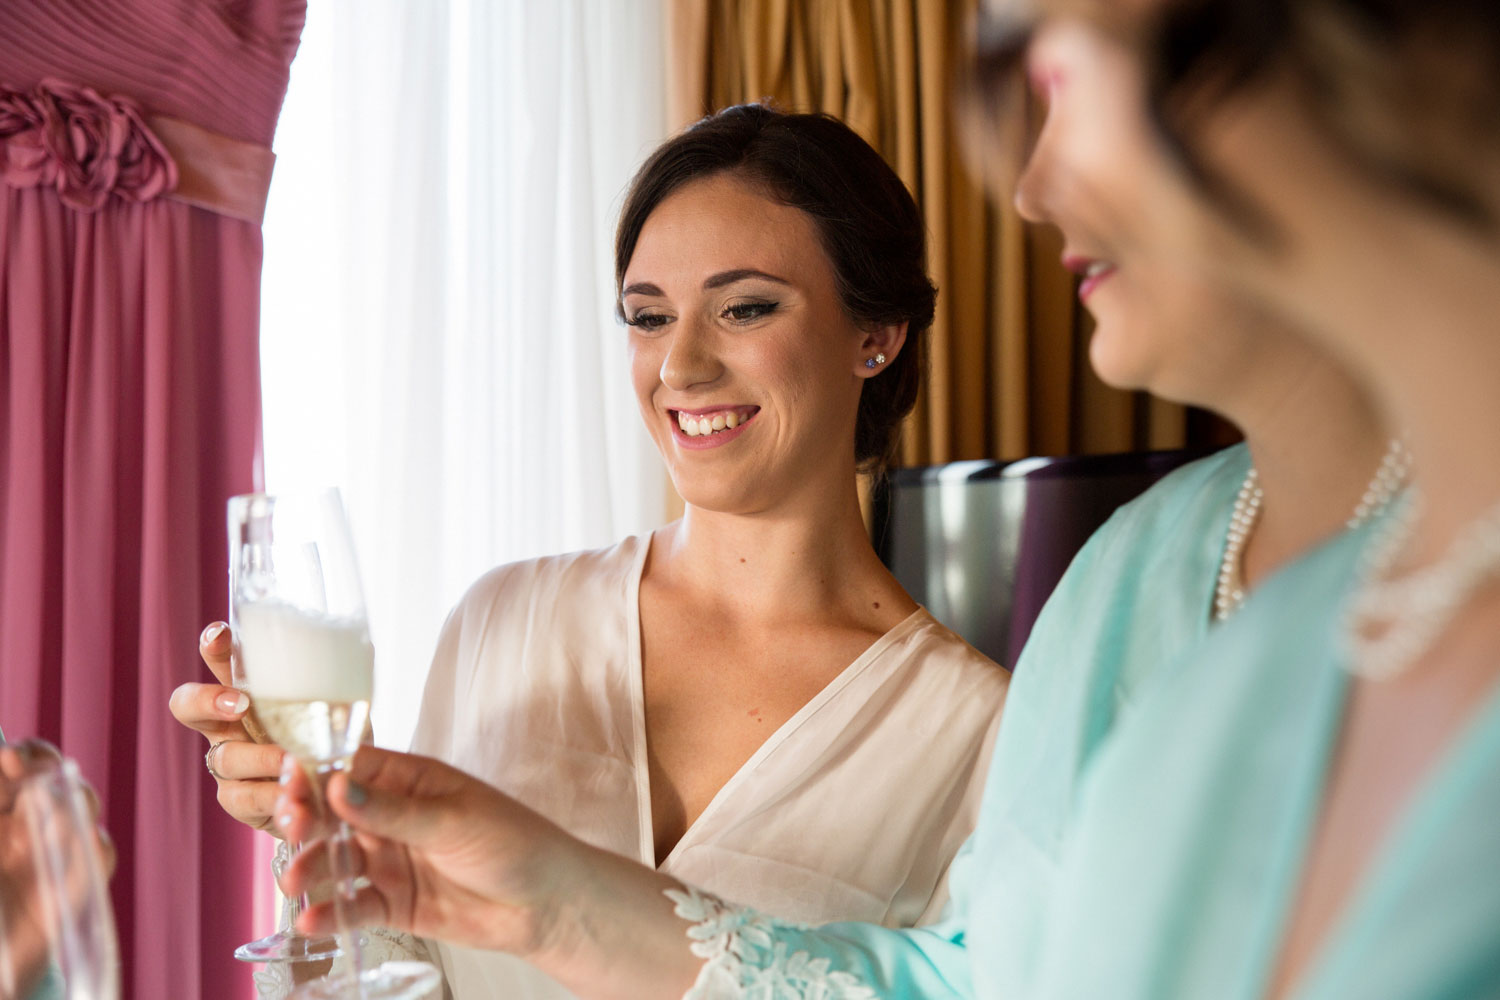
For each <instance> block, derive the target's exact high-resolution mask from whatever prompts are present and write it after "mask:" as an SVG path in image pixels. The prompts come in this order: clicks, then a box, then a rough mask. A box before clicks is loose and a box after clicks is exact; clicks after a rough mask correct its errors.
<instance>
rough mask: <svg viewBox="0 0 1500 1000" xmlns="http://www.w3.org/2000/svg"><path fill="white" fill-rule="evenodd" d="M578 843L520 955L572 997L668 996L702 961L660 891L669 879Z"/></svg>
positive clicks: (685, 984) (680, 991)
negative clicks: (526, 952)
mask: <svg viewBox="0 0 1500 1000" xmlns="http://www.w3.org/2000/svg"><path fill="white" fill-rule="evenodd" d="M574 844H576V845H577V850H576V851H574V852H573V856H572V857H571V858H569V859H568V860H567V861H566V862H565V866H566V867H565V871H566V875H565V877H564V878H562V879H560V880H559V882H558V883H557V886H556V890H555V891H554V892H553V893H551V894H550V895H551V899H550V901H549V905H548V906H547V907H545V908H541V909H539V910H538V913H537V924H536V927H537V931H538V939H537V940H538V942H539V945H540V947H539V948H538V949H537V951H536V952H535V953H534V954H532V955H530V956H528V957H527V960H528V961H530V962H531V963H532V964H533V965H535V966H537V967H538V968H540V969H542V970H543V971H544V972H546V973H547V974H548V975H550V976H552V977H553V978H554V979H557V980H558V981H559V982H561V983H562V984H563V985H564V986H566V987H568V988H569V990H571V991H572V992H573V993H575V994H576V995H579V996H589V997H596V998H599V1000H640V998H648V997H649V998H657V997H660V998H667V997H671V998H675V997H681V996H682V995H684V994H685V993H686V992H687V991H688V990H689V989H690V988H691V987H692V985H693V982H694V981H695V980H696V978H697V976H698V972H699V970H700V969H701V968H702V966H703V959H702V958H700V957H698V956H695V955H694V954H693V952H692V948H691V941H690V940H689V938H688V933H687V932H688V929H689V925H688V923H687V922H685V921H684V920H683V919H682V918H681V917H679V916H678V915H677V913H676V911H675V905H674V903H673V901H672V900H671V899H669V898H668V897H667V895H666V891H667V890H669V889H681V888H682V886H681V884H680V883H679V882H677V881H676V880H675V879H672V878H669V877H668V876H666V875H663V874H661V873H660V872H658V871H656V870H655V869H652V868H647V867H645V866H644V865H640V864H637V863H636V862H633V861H630V860H628V859H626V858H623V857H620V856H619V855H616V854H612V853H609V852H607V851H602V850H598V849H596V848H592V847H588V846H587V845H584V844H579V843H578V842H576V841H574Z"/></svg>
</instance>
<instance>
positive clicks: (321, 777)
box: [312, 764, 365, 1000]
mask: <svg viewBox="0 0 1500 1000" xmlns="http://www.w3.org/2000/svg"><path fill="white" fill-rule="evenodd" d="M338 770H340V768H339V767H338V765H336V764H335V765H327V764H325V765H322V766H320V767H319V768H318V770H317V772H316V773H315V774H314V775H313V782H312V786H313V794H314V795H315V796H316V797H317V802H316V803H315V805H316V806H317V809H318V812H319V813H320V814H324V815H329V816H331V815H332V814H333V810H332V809H330V808H329V807H328V781H329V779H330V778H332V777H333V775H334V773H335V772H337V771H338ZM353 836H354V834H353V831H351V830H350V829H349V824H347V823H345V822H343V821H342V820H341V821H339V828H338V832H337V833H335V834H334V835H333V838H332V840H331V841H330V842H329V847H330V848H331V853H332V862H333V877H334V880H335V881H336V882H337V883H338V886H337V888H335V889H334V891H333V919H334V923H335V924H336V925H337V927H338V936H339V943H340V944H341V945H342V946H343V951H344V954H345V955H346V956H348V958H349V963H348V965H347V966H345V975H344V982H345V984H346V985H347V987H348V993H347V995H348V996H349V997H358V998H359V1000H364V995H365V994H364V985H363V983H362V982H361V977H362V976H363V975H364V971H365V962H364V955H363V954H362V953H361V951H360V947H359V935H358V932H357V931H355V930H354V929H353V928H352V927H350V926H349V915H348V911H347V910H346V905H347V904H348V903H349V902H350V901H352V900H353V899H354V892H355V889H354V856H353V853H352V851H351V850H350V840H351V838H352V837H353Z"/></svg>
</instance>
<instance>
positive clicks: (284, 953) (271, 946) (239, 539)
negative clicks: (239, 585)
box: [229, 497, 344, 963]
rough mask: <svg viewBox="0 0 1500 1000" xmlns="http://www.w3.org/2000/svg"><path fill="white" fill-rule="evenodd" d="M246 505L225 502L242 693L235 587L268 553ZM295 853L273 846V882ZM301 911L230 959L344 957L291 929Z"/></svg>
mask: <svg viewBox="0 0 1500 1000" xmlns="http://www.w3.org/2000/svg"><path fill="white" fill-rule="evenodd" d="M249 499H250V498H249V497H235V498H234V499H232V500H230V502H229V608H230V614H229V617H230V633H231V635H233V636H234V637H235V640H236V641H235V649H234V650H233V651H232V652H231V654H230V658H229V671H230V682H231V683H232V684H233V685H234V686H235V687H237V688H239V689H240V690H241V691H245V692H248V691H249V689H250V682H249V681H248V680H247V679H246V677H245V664H244V659H243V658H242V657H241V656H240V655H239V648H238V646H239V643H238V636H239V630H238V622H237V621H236V620H235V614H234V606H235V599H234V595H235V581H236V580H238V579H240V578H241V577H242V576H243V575H246V574H254V573H256V572H260V571H262V570H263V569H264V567H265V566H267V565H268V560H269V558H270V550H269V549H267V548H266V547H265V544H264V539H262V538H259V537H250V536H249V535H248V534H247V531H249V530H252V529H250V528H249V527H248V526H247V522H246V520H245V513H244V508H245V505H246V503H247V502H248V500H249ZM261 527H262V526H260V525H257V526H256V527H255V528H254V529H253V530H255V531H259V530H260V529H261ZM244 726H245V731H246V732H247V733H248V734H249V736H250V738H251V739H253V740H254V741H255V742H256V743H268V742H270V741H271V737H270V736H269V734H267V733H266V729H265V726H264V725H262V724H261V721H260V718H259V717H258V716H257V715H256V712H255V709H254V708H251V709H250V710H249V711H248V712H246V713H245V716H244ZM296 850H297V845H294V844H288V843H287V842H286V841H284V840H278V841H277V842H276V854H275V856H274V857H273V858H272V859H271V873H272V874H273V875H274V876H275V877H276V879H277V880H278V881H279V880H280V878H281V873H282V871H283V870H284V869H285V868H286V866H287V865H288V864H289V863H290V862H291V859H292V855H293V854H294V853H295V852H296ZM306 907H307V897H306V896H295V897H291V898H287V899H284V900H282V910H281V919H280V921H279V923H280V924H281V927H280V928H279V929H278V930H275V931H273V932H271V933H270V934H267V935H266V936H265V937H262V938H257V939H256V940H254V941H248V942H246V943H245V944H242V945H240V946H239V947H238V948H236V949H235V950H234V957H235V958H237V959H239V960H240V961H241V962H256V963H270V962H318V961H324V960H326V959H331V958H337V957H339V956H340V955H342V954H343V953H344V952H343V949H342V948H340V947H339V940H338V938H337V937H333V936H330V935H325V936H321V937H309V936H308V935H306V934H303V933H301V932H300V931H298V930H297V929H296V923H297V917H298V916H299V915H300V914H301V913H302V911H303V910H304V909H306Z"/></svg>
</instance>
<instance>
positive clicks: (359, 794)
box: [344, 781, 370, 806]
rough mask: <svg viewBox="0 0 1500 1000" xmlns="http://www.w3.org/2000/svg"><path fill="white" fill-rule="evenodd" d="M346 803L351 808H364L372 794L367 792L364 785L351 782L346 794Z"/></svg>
mask: <svg viewBox="0 0 1500 1000" xmlns="http://www.w3.org/2000/svg"><path fill="white" fill-rule="evenodd" d="M344 801H345V802H347V803H349V804H350V805H351V806H362V805H364V804H365V803H366V802H368V801H370V793H369V792H367V791H365V786H364V785H361V784H359V783H358V782H356V781H350V782H349V788H348V790H346V791H345V792H344Z"/></svg>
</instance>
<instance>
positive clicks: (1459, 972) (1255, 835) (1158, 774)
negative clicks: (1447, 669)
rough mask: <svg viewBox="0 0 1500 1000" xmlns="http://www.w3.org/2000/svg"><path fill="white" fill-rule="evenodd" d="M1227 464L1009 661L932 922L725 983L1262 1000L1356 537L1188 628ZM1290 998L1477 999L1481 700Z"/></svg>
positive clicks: (776, 951) (1493, 951) (766, 953)
mask: <svg viewBox="0 0 1500 1000" xmlns="http://www.w3.org/2000/svg"><path fill="white" fill-rule="evenodd" d="M1245 461H1246V457H1245V455H1244V453H1243V451H1238V452H1231V453H1230V454H1228V455H1221V456H1215V457H1214V458H1211V459H1208V460H1205V462H1202V463H1195V465H1193V466H1189V467H1188V468H1187V469H1184V470H1180V471H1179V472H1178V473H1176V474H1174V475H1173V476H1172V477H1169V478H1168V479H1167V480H1164V481H1163V483H1162V484H1160V485H1159V486H1158V487H1156V488H1155V489H1153V490H1152V491H1150V492H1148V493H1147V494H1146V495H1145V496H1143V497H1142V498H1141V499H1140V500H1138V501H1136V502H1135V503H1134V504H1132V505H1130V506H1129V507H1127V508H1124V509H1122V511H1121V512H1120V514H1118V515H1117V516H1116V518H1115V519H1113V520H1112V521H1111V522H1110V523H1109V524H1108V525H1106V526H1105V528H1103V529H1101V531H1100V533H1099V534H1098V535H1096V536H1095V538H1094V539H1092V540H1091V541H1090V543H1089V545H1088V547H1086V548H1085V550H1084V551H1083V552H1082V553H1080V556H1079V558H1078V560H1077V561H1076V562H1075V564H1074V566H1073V567H1071V568H1070V569H1069V571H1068V574H1067V576H1066V577H1065V578H1064V581H1063V583H1062V584H1061V585H1060V586H1059V588H1058V591H1057V593H1056V595H1055V596H1054V597H1053V599H1052V600H1051V601H1050V602H1049V603H1048V605H1047V608H1046V609H1045V610H1044V612H1043V615H1042V617H1041V618H1040V619H1039V620H1038V624H1037V630H1036V631H1035V632H1034V633H1033V637H1032V640H1031V641H1030V642H1029V643H1028V646H1027V649H1026V651H1025V653H1024V654H1023V655H1022V658H1021V662H1020V663H1019V664H1018V667H1017V674H1016V680H1015V682H1014V684H1013V685H1012V688H1011V692H1010V696H1009V700H1008V702H1007V705H1006V709H1005V717H1004V721H1003V722H1002V725H1001V729H1000V734H999V737H998V740H997V743H996V749H995V760H994V763H993V765H992V768H991V771H990V777H989V784H988V787H987V789H986V795H985V801H984V805H983V807H982V810H981V814H980V819H979V825H978V827H977V829H976V830H975V833H974V835H973V837H972V838H971V839H970V841H969V843H968V845H966V847H965V849H964V851H963V853H961V854H960V856H959V859H958V860H957V861H955V863H954V867H953V869H952V872H951V874H950V880H951V886H952V891H953V903H952V907H951V909H950V911H949V914H948V916H947V919H946V920H945V921H944V922H943V923H940V924H938V925H935V926H932V927H927V928H920V929H916V930H911V931H887V930H882V929H879V928H874V927H870V926H868V925H861V924H836V925H829V926H826V927H822V928H818V929H816V930H806V929H798V928H792V927H787V926H784V925H774V926H771V927H769V928H764V927H762V928H761V929H766V930H768V933H769V937H768V938H761V937H760V936H759V935H758V934H751V935H745V936H744V937H743V939H742V940H741V941H740V942H738V945H739V946H740V951H739V967H738V968H732V969H731V970H730V971H731V972H732V974H733V975H734V976H736V977H737V978H738V979H739V981H740V982H741V983H746V984H748V983H751V982H754V983H756V984H757V985H758V986H759V987H760V988H761V989H764V988H766V987H768V986H769V987H773V988H774V987H780V986H785V984H786V983H787V982H788V976H787V972H788V970H791V971H794V972H795V973H796V977H795V978H796V981H797V984H799V985H796V986H795V987H794V988H793V989H791V990H789V991H787V992H785V993H783V994H782V995H788V996H791V995H809V994H811V993H813V992H815V991H816V990H817V989H818V988H820V987H822V988H828V987H830V986H831V987H832V988H830V989H828V991H827V992H826V993H825V994H824V995H827V996H830V997H834V996H849V997H856V996H868V995H871V994H873V995H877V996H889V997H908V996H933V997H937V996H958V997H984V998H992V997H993V998H999V1000H1006V998H1010V997H1015V998H1018V1000H1022V998H1024V1000H1064V998H1066V1000H1075V998H1076V1000H1084V998H1087V1000H1097V998H1108V1000H1203V998H1212V1000H1220V998H1224V1000H1259V998H1260V997H1261V996H1263V994H1264V991H1265V988H1266V984H1267V981H1268V978H1269V976H1270V973H1271V970H1272V966H1273V964H1274V962H1275V960H1276V957H1277V954H1278V951H1279V948H1280V943H1281V942H1280V934H1281V926H1282V923H1283V921H1284V919H1285V914H1286V911H1287V908H1288V907H1289V906H1290V903H1291V899H1292V893H1293V891H1294V889H1295V886H1296V879H1297V876H1298V871H1299V866H1300V864H1301V862H1302V859H1303V857H1304V855H1305V852H1306V850H1307V847H1308V841H1309V837H1310V836H1311V832H1312V828H1313V824H1314V822H1315V820H1316V809H1317V803H1318V800H1319V797H1320V794H1321V791H1322V782H1323V777H1324V769H1325V767H1326V765H1327V762H1328V756H1329V752H1330V750H1331V748H1332V746H1333V744H1334V741H1335V739H1336V737H1337V734H1338V727H1339V722H1340V719H1341V714H1342V710H1343V705H1344V701H1345V698H1346V696H1347V691H1348V688H1349V682H1348V678H1347V676H1346V674H1345V672H1344V671H1343V670H1342V668H1341V667H1340V665H1339V664H1340V662H1341V661H1342V658H1343V650H1342V647H1341V642H1340V640H1341V634H1340V631H1339V624H1338V621H1339V609H1340V608H1341V606H1342V604H1343V602H1344V600H1345V598H1346V596H1347V592H1348V590H1349V588H1350V585H1351V581H1352V577H1353V574H1354V568H1355V566H1356V564H1357V560H1358V558H1359V554H1360V552H1361V550H1362V547H1363V545H1364V544H1365V542H1366V541H1367V539H1366V537H1365V536H1366V535H1367V534H1368V532H1363V531H1361V532H1353V533H1350V534H1348V535H1345V536H1343V537H1341V538H1339V539H1337V540H1335V541H1333V542H1331V543H1329V544H1328V545H1325V546H1323V547H1321V548H1320V549H1318V550H1316V551H1315V552H1313V553H1311V554H1309V555H1308V556H1306V557H1304V558H1303V559H1301V560H1299V561H1298V562H1297V563H1296V564H1294V565H1292V566H1290V567H1288V568H1287V569H1285V570H1284V571H1282V572H1280V573H1278V574H1276V575H1275V576H1274V577H1273V578H1272V579H1270V580H1267V581H1266V582H1265V583H1264V584H1263V585H1262V586H1261V587H1260V588H1258V590H1257V591H1256V593H1255V594H1254V595H1253V596H1252V597H1251V599H1250V601H1249V602H1248V603H1247V604H1246V606H1245V607H1244V608H1243V609H1242V610H1241V611H1240V613H1239V614H1238V615H1236V616H1235V618H1234V619H1232V620H1231V621H1230V622H1228V623H1227V624H1225V625H1223V626H1219V627H1216V628H1213V629H1209V627H1208V625H1207V622H1208V613H1209V601H1210V596H1209V590H1210V589H1211V587H1212V572H1213V569H1214V568H1215V567H1216V564H1217V557H1218V553H1219V552H1220V551H1221V550H1222V549H1221V547H1222V539H1223V530H1224V525H1225V523H1226V522H1227V518H1228V513H1229V507H1230V505H1231V504H1232V502H1233V494H1234V490H1235V489H1236V488H1237V487H1238V485H1239V480H1240V478H1241V477H1242V476H1243V473H1244V469H1245V464H1244V463H1245ZM1206 554H1207V555H1209V556H1211V558H1208V559H1207V563H1206V564H1207V566H1208V570H1207V573H1208V575H1207V576H1205V575H1204V572H1205V571H1204V566H1205V561H1204V556H1205V555H1206ZM1195 592H1196V593H1195ZM1106 736H1108V737H1109V739H1108V740H1106V739H1105V737H1106ZM819 960H821V961H819ZM824 963H826V965H825V964H824ZM731 965H733V963H731ZM809 969H812V970H814V971H816V972H819V973H820V974H821V972H822V971H823V970H826V971H828V972H832V973H846V974H848V976H847V977H845V976H836V977H833V978H830V977H828V976H826V975H820V976H818V977H813V978H812V979H809V978H808V971H807V970H809ZM705 981H706V980H705ZM716 981H717V982H719V983H721V984H722V983H723V982H724V981H726V979H725V977H723V976H720V977H718V979H717V980H716ZM809 983H810V984H812V985H811V986H809V985H808V984H809ZM851 984H852V985H851ZM865 990H869V991H870V992H868V993H866V992H864V991H865ZM718 992H723V991H722V990H720V991H718ZM1296 997H1297V1000H1344V998H1358V1000H1379V998H1389V1000H1397V998H1401V1000H1470V998H1474V1000H1477V998H1481V997H1490V998H1493V997H1500V693H1493V694H1492V695H1491V697H1490V698H1489V699H1488V701H1487V703H1486V704H1485V705H1484V706H1482V707H1481V708H1480V709H1479V710H1478V714H1477V715H1476V717H1475V719H1474V721H1473V723H1472V725H1471V726H1470V728H1469V730H1468V732H1467V733H1466V734H1464V736H1463V737H1462V738H1461V739H1460V740H1459V742H1458V743H1456V744H1455V745H1454V747H1453V748H1452V750H1451V752H1450V754H1449V756H1448V757H1447V759H1446V760H1445V761H1444V762H1443V763H1442V764H1441V765H1440V766H1439V767H1438V769H1437V770H1436V771H1435V773H1434V774H1433V775H1432V777H1431V778H1430V779H1429V780H1428V782H1427V783H1426V785H1425V786H1424V787H1423V788H1422V789H1421V790H1420V791H1419V793H1418V795H1417V798H1416V799H1415V800H1414V802H1413V805H1412V807H1411V809H1410V811H1409V812H1408V814H1407V815H1406V816H1405V817H1404V819H1403V820H1402V821H1400V824H1399V826H1398V828H1397V829H1396V831H1395V833H1394V834H1393V835H1392V837H1391V839H1390V840H1389V842H1388V843H1387V845H1386V847H1385V849H1384V851H1383V853H1382V854H1381V855H1380V856H1379V859H1378V860H1377V862H1376V863H1375V864H1374V866H1373V867H1372V869H1371V870H1370V871H1369V872H1368V873H1367V877H1366V880H1365V882H1364V884H1363V886H1362V887H1361V889H1360V890H1358V892H1357V894H1356V896H1355V897H1354V899H1353V902H1352V903H1351V904H1350V907H1349V909H1348V911H1347V912H1346V914H1345V918H1344V921H1343V923H1342V924H1341V925H1340V927H1339V928H1338V929H1337V930H1336V931H1335V932H1334V934H1333V935H1332V936H1331V937H1330V938H1329V939H1328V941H1327V942H1326V944H1325V947H1324V951H1323V953H1322V955H1321V956H1320V958H1319V959H1318V960H1317V961H1316V962H1315V964H1314V966H1313V967H1312V968H1311V971H1310V972H1309V974H1308V977H1307V979H1306V981H1305V982H1303V983H1302V984H1301V985H1300V987H1299V991H1298V993H1297V994H1296Z"/></svg>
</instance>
